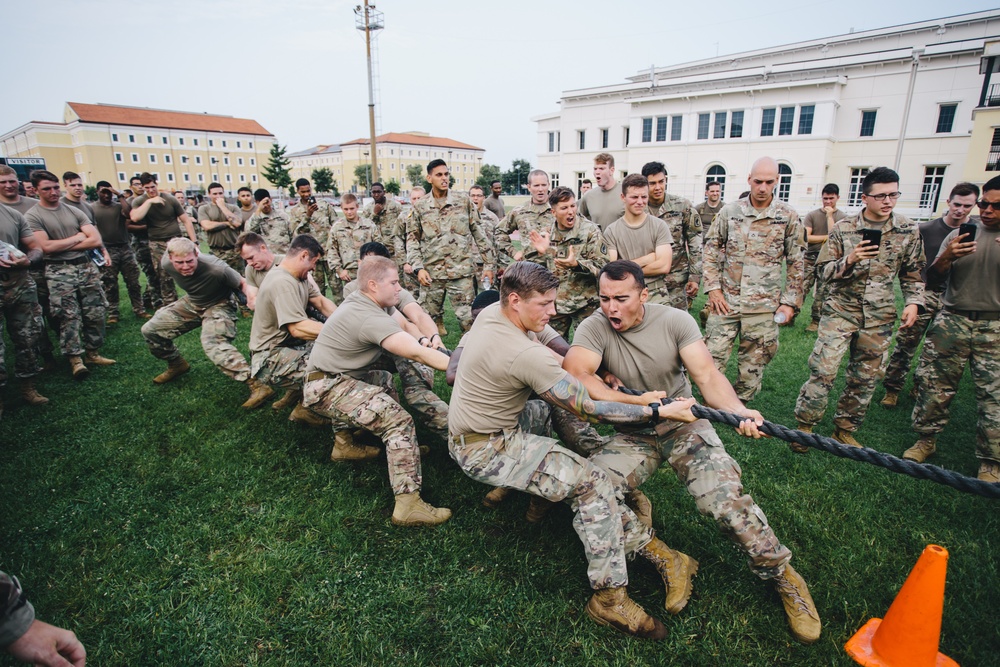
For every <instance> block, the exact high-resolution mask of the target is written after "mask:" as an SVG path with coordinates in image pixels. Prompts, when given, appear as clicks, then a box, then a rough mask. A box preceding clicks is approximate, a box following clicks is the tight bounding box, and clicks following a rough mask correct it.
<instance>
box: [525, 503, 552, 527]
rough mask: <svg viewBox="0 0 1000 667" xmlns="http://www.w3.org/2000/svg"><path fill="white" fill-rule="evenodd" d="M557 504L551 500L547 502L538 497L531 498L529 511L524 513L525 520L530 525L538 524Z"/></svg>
mask: <svg viewBox="0 0 1000 667" xmlns="http://www.w3.org/2000/svg"><path fill="white" fill-rule="evenodd" d="M555 506H556V504H555V503H554V502H552V501H551V500H546V499H545V498H540V497H538V496H531V500H530V501H529V502H528V511H527V512H525V513H524V520H525V521H527V522H528V523H538V522H540V521H541V520H542V519H544V518H545V515H546V514H548V513H549V510H551V509H552V508H553V507H555Z"/></svg>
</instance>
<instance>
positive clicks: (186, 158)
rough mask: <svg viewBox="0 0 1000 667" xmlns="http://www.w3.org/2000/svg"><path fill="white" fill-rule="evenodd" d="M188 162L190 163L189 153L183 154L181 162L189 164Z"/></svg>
mask: <svg viewBox="0 0 1000 667" xmlns="http://www.w3.org/2000/svg"><path fill="white" fill-rule="evenodd" d="M187 163H188V156H187V155H182V156H181V164H187Z"/></svg>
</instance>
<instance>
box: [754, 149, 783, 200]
mask: <svg viewBox="0 0 1000 667" xmlns="http://www.w3.org/2000/svg"><path fill="white" fill-rule="evenodd" d="M747 184H748V185H749V186H750V203H751V204H753V206H754V208H767V207H768V206H770V205H771V201H772V199H773V198H774V186H776V185H777V184H778V162H777V161H776V160H775V159H774V158H772V157H762V158H757V160H755V161H754V163H753V166H752V167H750V176H749V178H747Z"/></svg>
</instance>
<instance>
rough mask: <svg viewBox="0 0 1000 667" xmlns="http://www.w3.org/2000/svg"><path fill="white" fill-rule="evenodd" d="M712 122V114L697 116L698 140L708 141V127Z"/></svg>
mask: <svg viewBox="0 0 1000 667" xmlns="http://www.w3.org/2000/svg"><path fill="white" fill-rule="evenodd" d="M711 121H712V114H707V113H700V114H698V138H699V139H708V126H709V124H710V123H711Z"/></svg>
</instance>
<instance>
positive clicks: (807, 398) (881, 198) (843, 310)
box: [789, 167, 924, 453]
mask: <svg viewBox="0 0 1000 667" xmlns="http://www.w3.org/2000/svg"><path fill="white" fill-rule="evenodd" d="M861 188H862V193H863V194H862V195H861V200H862V202H864V205H865V207H864V208H863V209H862V210H861V211H860V212H859V213H856V214H855V215H852V216H850V217H848V218H844V219H843V220H841V221H840V222H838V223H837V224H836V225H834V227H833V230H832V231H831V232H830V238H829V240H828V241H827V242H826V245H825V246H823V250H822V252H820V255H819V259H818V260H817V264H818V266H819V270H820V271H821V272H822V276H823V280H824V281H826V282H827V293H826V302H825V303H824V304H823V318H822V319H821V320H820V322H819V335H818V336H817V338H816V345H815V347H813V351H812V354H811V355H810V356H809V372H810V375H809V379H808V380H806V383H805V384H804V385H802V389H801V390H800V391H799V398H798V400H797V401H796V402H795V418H796V419H798V420H799V430H802V431H806V432H807V433H809V432H812V428H813V427H814V426H815V425H816V424H817V423H818V422H819V420H820V419H822V418H823V413H824V412H825V411H826V403H827V397H828V396H829V394H830V390H831V389H832V388H833V382H834V380H836V379H837V371H838V370H839V369H840V361H841V359H842V358H843V356H844V353H845V352H847V351H848V349H850V355H851V356H850V359H849V360H848V362H847V371H846V372H845V379H846V384H847V386H846V388H845V389H844V393H842V394H841V395H840V400H839V401H838V402H837V414H836V415H835V416H834V418H833V423H834V425H835V426H836V428H835V429H834V432H833V437H834V438H835V439H836V440H839V441H840V442H842V443H844V444H845V445H852V446H854V447H860V446H861V443H859V442H858V441H857V440H856V439H855V438H854V433H855V432H856V431H857V430H858V428H859V427H860V426H861V422H862V421H864V418H865V413H866V412H867V411H868V403H869V402H870V401H871V399H872V393H873V392H874V391H875V385H876V384H878V381H879V380H881V379H882V374H883V373H884V372H885V362H886V358H887V357H888V354H889V342H890V341H891V340H892V325H893V323H894V322H895V321H896V295H895V291H894V289H893V278H894V277H895V276H899V286H900V288H901V289H902V290H903V297H904V299H905V301H906V307H905V308H903V314H902V316H901V318H900V323H899V326H900V328H902V329H906V328H908V327H911V326H913V323H914V322H916V321H917V313H918V311H920V310H923V307H924V283H923V281H922V280H921V279H920V272H921V271H922V270H923V268H924V250H923V246H922V245H921V242H920V234H919V233H918V232H917V226H916V225H915V224H914V223H913V222H912V221H910V220H908V219H907V218H906V217H904V216H902V215H899V214H898V213H893V210H892V209H893V208H895V206H896V202H897V201H898V200H899V175H898V174H897V173H896V172H895V171H893V170H892V169H889V168H888V167H878V168H877V169H872V170H871V171H870V172H868V175H867V176H865V180H864V181H863V182H862V184H861ZM869 230H877V231H876V232H875V233H876V234H877V237H873V235H872V232H871V231H869ZM873 238H874V239H875V240H873ZM789 446H790V447H791V448H792V451H796V452H800V453H805V452H808V448H806V447H805V446H803V445H798V444H796V443H790V445H789ZM803 450H805V451H803Z"/></svg>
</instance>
